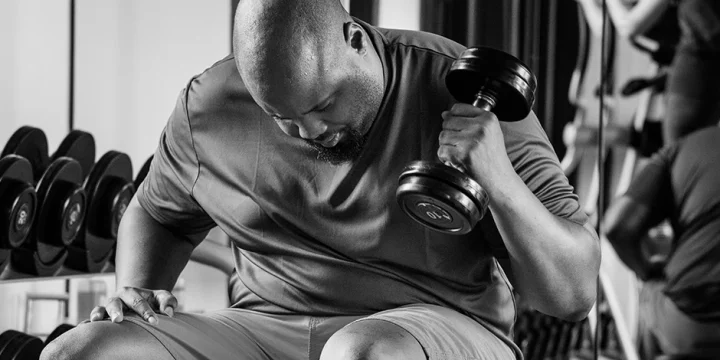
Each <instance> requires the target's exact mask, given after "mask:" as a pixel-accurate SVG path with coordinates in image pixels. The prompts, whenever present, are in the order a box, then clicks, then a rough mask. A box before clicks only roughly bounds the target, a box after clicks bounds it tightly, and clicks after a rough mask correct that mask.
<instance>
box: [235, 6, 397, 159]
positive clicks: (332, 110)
mask: <svg viewBox="0 0 720 360" xmlns="http://www.w3.org/2000/svg"><path fill="white" fill-rule="evenodd" d="M233 52H234V55H235V62H236V65H237V68H238V71H239V72H240V76H241V77H242V80H243V82H244V84H245V87H246V88H247V90H248V91H249V92H250V95H251V96H252V97H253V99H254V100H255V102H256V103H257V104H258V105H259V106H260V107H261V108H262V109H263V110H264V111H265V112H266V113H267V114H268V115H270V116H272V117H273V118H274V119H275V120H276V122H277V123H278V125H279V126H280V128H281V129H282V130H283V131H284V132H285V133H286V134H288V135H290V136H293V137H296V138H303V139H305V140H306V141H307V142H308V144H309V145H310V146H312V147H314V148H315V149H316V150H317V151H318V156H319V157H320V158H325V159H327V160H328V161H330V162H337V163H340V162H345V161H350V160H352V159H353V158H354V157H356V156H357V155H358V154H359V152H360V151H361V150H362V146H363V144H364V139H365V137H366V135H367V131H368V130H369V128H370V125H371V124H372V122H373V120H374V118H375V115H376V114H377V111H378V110H379V108H380V103H381V102H382V97H383V92H384V86H383V85H384V84H383V67H382V63H381V62H380V58H379V56H378V54H377V52H376V50H375V48H374V46H373V43H372V40H371V37H370V35H369V34H368V32H367V30H366V29H365V28H364V27H363V26H361V25H360V24H358V23H357V22H355V21H354V20H353V19H352V18H351V17H350V15H349V14H348V13H347V11H345V9H344V8H343V6H342V4H341V3H340V1H339V0H241V1H240V3H239V4H238V8H237V12H236V14H235V29H234V36H233Z"/></svg>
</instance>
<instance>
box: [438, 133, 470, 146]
mask: <svg viewBox="0 0 720 360" xmlns="http://www.w3.org/2000/svg"><path fill="white" fill-rule="evenodd" d="M466 140H467V135H465V134H462V133H460V132H459V131H452V130H443V131H441V132H440V135H438V143H439V144H440V145H446V146H451V147H458V146H459V144H460V143H463V142H465V141H466Z"/></svg>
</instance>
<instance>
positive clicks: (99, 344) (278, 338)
mask: <svg viewBox="0 0 720 360" xmlns="http://www.w3.org/2000/svg"><path fill="white" fill-rule="evenodd" d="M310 323H311V318H310V317H307V316H300V315H271V314H264V313H259V312H255V311H249V310H242V309H223V310H219V311H214V312H210V313H208V314H187V313H176V314H175V316H174V317H172V318H170V317H167V316H165V315H160V316H159V319H158V324H157V325H150V324H149V323H148V322H146V321H145V320H143V319H142V318H140V317H139V316H136V315H127V316H125V320H124V321H123V322H121V323H119V324H114V323H112V322H110V321H98V322H92V323H91V322H85V323H81V324H79V325H78V326H77V327H76V328H75V329H73V330H72V331H69V332H67V333H65V334H64V335H63V336H61V337H59V338H58V339H57V340H56V341H55V342H54V344H53V346H51V347H50V349H49V350H48V351H47V354H44V355H45V359H56V358H57V359H114V358H118V359H128V358H151V359H193V360H195V359H197V360H202V359H213V360H215V359H217V360H224V359H233V360H237V359H247V360H272V359H306V358H307V354H308V347H309V345H308V344H309V331H308V329H309V324H310Z"/></svg>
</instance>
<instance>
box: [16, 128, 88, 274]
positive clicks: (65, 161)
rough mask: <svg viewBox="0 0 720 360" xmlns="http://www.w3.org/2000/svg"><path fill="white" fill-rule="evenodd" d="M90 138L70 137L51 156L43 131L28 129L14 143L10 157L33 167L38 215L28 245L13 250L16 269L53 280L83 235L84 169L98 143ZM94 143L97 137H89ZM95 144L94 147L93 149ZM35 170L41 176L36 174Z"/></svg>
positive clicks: (74, 134) (78, 134)
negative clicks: (21, 159) (70, 249)
mask: <svg viewBox="0 0 720 360" xmlns="http://www.w3.org/2000/svg"><path fill="white" fill-rule="evenodd" d="M88 135H89V134H87V133H84V132H81V131H75V132H71V133H70V134H69V135H68V136H67V137H66V138H65V139H64V140H63V142H62V143H61V145H60V147H59V148H58V150H57V151H56V152H55V153H54V154H53V155H52V156H50V155H49V154H48V152H47V149H48V145H47V138H46V136H45V133H44V132H43V131H42V130H41V129H38V128H34V127H30V126H23V127H21V128H20V129H18V130H17V131H16V132H15V133H14V134H13V135H12V136H11V138H10V140H9V141H8V143H7V144H6V146H5V148H4V149H3V156H5V155H10V154H13V155H19V156H22V157H24V158H26V159H28V160H29V161H30V163H31V165H32V167H33V170H34V171H33V173H34V178H35V179H36V183H35V192H36V196H37V204H38V206H37V210H36V222H35V226H32V227H31V229H30V234H29V236H28V241H25V242H24V243H23V244H22V245H21V246H20V247H19V248H17V249H15V250H13V251H12V255H11V264H12V269H13V270H16V271H19V272H21V273H25V274H30V275H36V276H51V275H54V274H55V273H56V272H57V270H58V269H59V268H60V267H61V266H62V264H63V262H64V261H65V258H66V257H67V250H66V246H67V245H68V244H70V242H72V241H73V240H74V238H75V237H76V236H77V235H78V233H79V230H80V228H81V225H82V223H83V220H84V218H85V207H86V206H85V202H86V194H85V191H84V189H83V188H82V182H83V179H84V176H83V170H84V169H83V166H85V167H86V166H87V165H81V162H80V161H82V162H83V164H84V163H86V162H87V158H88V156H89V153H92V154H91V156H92V157H94V151H95V149H94V142H89V141H88ZM90 140H92V138H91V137H90ZM89 143H90V144H91V145H92V146H90V145H88V144H89ZM35 171H37V172H39V173H40V174H41V175H39V176H38V174H35Z"/></svg>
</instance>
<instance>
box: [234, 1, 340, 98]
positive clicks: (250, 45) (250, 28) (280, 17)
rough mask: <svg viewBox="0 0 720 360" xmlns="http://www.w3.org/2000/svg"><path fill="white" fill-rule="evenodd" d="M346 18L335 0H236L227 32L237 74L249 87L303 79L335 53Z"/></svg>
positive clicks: (322, 66) (312, 73)
mask: <svg viewBox="0 0 720 360" xmlns="http://www.w3.org/2000/svg"><path fill="white" fill-rule="evenodd" d="M351 21H352V19H351V18H350V15H349V14H348V13H347V12H346V11H345V9H344V8H343V7H342V4H341V3H340V1H339V0H303V1H298V0H241V1H240V3H239V4H238V8H237V12H236V13H235V28H234V34H233V51H234V54H235V60H236V63H237V66H238V69H239V70H240V74H241V75H242V76H243V79H245V80H246V81H250V82H251V83H252V84H248V85H251V86H252V87H253V88H252V89H251V92H259V91H263V90H264V89H262V88H266V87H272V83H277V82H278V81H289V82H298V81H303V80H307V78H308V77H312V76H313V75H315V73H316V72H319V71H323V70H324V69H325V68H326V67H327V66H328V65H329V64H327V61H330V60H331V59H333V58H336V57H337V55H338V53H339V52H340V51H341V49H342V47H343V45H344V43H345V37H344V31H343V27H344V24H346V23H348V22H351ZM256 79H264V80H265V81H260V82H259V83H258V84H255V82H256V81H255V80H256ZM270 79H273V80H275V81H267V80H270Z"/></svg>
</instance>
